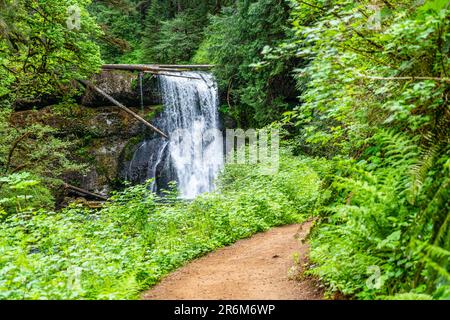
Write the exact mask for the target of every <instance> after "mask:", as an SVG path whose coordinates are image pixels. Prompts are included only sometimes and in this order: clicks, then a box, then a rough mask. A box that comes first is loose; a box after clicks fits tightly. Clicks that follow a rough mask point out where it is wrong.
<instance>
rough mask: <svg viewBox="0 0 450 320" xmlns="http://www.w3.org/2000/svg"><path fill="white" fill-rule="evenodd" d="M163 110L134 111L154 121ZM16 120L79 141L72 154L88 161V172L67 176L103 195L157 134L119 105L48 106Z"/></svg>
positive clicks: (80, 161)
mask: <svg viewBox="0 0 450 320" xmlns="http://www.w3.org/2000/svg"><path fill="white" fill-rule="evenodd" d="M161 109H162V108H161V106H147V107H144V108H143V109H136V108H133V111H135V112H136V113H138V114H139V115H141V116H142V117H144V118H146V119H147V120H149V121H151V120H152V118H153V117H155V116H156V114H157V113H158V112H160V111H161ZM12 122H13V123H14V124H16V125H19V126H26V125H30V124H33V123H42V124H45V125H49V126H52V127H54V128H57V129H58V130H59V132H60V134H61V136H62V137H63V138H66V139H69V140H72V141H76V143H75V145H74V147H73V150H72V152H71V155H72V157H73V159H74V160H76V161H77V162H79V163H85V164H86V165H87V169H86V171H85V172H84V173H80V172H71V173H68V174H67V175H66V176H65V177H64V179H65V180H66V181H67V182H69V183H72V184H74V185H76V186H79V187H81V188H83V189H86V190H89V191H91V192H94V193H99V194H102V195H107V194H108V193H109V192H110V191H111V190H113V189H114V188H116V187H117V186H118V185H119V184H120V179H121V176H120V168H122V167H123V162H125V161H126V159H128V158H129V157H130V154H131V155H132V154H133V153H134V150H135V149H136V147H137V146H138V145H139V143H140V142H141V141H142V140H143V139H144V137H146V136H147V137H148V136H152V135H153V133H152V132H149V130H148V129H147V128H146V127H145V126H144V125H143V124H142V123H141V122H139V121H137V120H136V119H135V118H134V117H132V116H131V115H130V114H128V113H126V112H123V111H122V110H120V109H119V108H117V107H115V106H109V107H108V106H107V107H105V106H103V107H98V108H91V107H85V106H80V105H73V106H70V107H68V106H65V107H60V106H48V107H45V108H43V109H40V110H27V111H20V112H16V113H14V114H13V117H12Z"/></svg>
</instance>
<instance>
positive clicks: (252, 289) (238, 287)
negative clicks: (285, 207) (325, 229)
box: [142, 222, 322, 300]
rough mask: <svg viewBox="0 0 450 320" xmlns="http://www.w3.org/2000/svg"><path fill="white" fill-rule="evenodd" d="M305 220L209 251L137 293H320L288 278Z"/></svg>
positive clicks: (303, 249) (301, 247) (303, 247)
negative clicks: (150, 287)
mask: <svg viewBox="0 0 450 320" xmlns="http://www.w3.org/2000/svg"><path fill="white" fill-rule="evenodd" d="M310 227H311V222H307V223H304V224H302V225H299V224H297V225H289V226H284V227H279V228H275V229H272V230H270V231H268V232H265V233H260V234H257V235H255V236H253V237H251V238H249V239H245V240H240V241H238V242H236V243H235V244H233V245H231V246H229V247H226V248H222V249H219V250H217V251H215V252H212V253H210V254H208V255H206V256H204V257H202V258H200V259H197V260H195V261H193V262H191V263H189V264H187V265H186V266H185V267H183V268H180V269H179V270H177V271H175V272H173V273H172V274H170V275H168V276H167V277H166V278H165V279H163V280H162V281H161V283H160V284H158V285H157V286H155V287H153V288H152V289H151V290H149V291H147V292H145V293H144V294H143V295H142V298H143V299H149V300H166V299H167V300H169V299H177V300H178V299H180V300H183V299H191V300H206V299H212V300H230V299H236V300H241V299H242V300H245V299H255V300H257V299H260V300H265V299H274V300H276V299H285V300H298V299H307V300H312V299H321V298H322V293H321V290H319V289H318V288H317V287H316V286H315V285H314V283H313V282H312V281H310V280H301V281H297V280H291V278H293V276H292V275H295V274H296V272H295V269H296V264H295V263H294V254H295V253H298V254H299V256H300V257H301V258H303V257H304V256H305V255H306V254H307V253H308V250H309V246H308V245H307V244H302V243H301V240H302V239H304V238H305V236H306V235H307V234H308V232H309V229H310Z"/></svg>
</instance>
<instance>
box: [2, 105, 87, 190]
mask: <svg viewBox="0 0 450 320" xmlns="http://www.w3.org/2000/svg"><path fill="white" fill-rule="evenodd" d="M11 113H12V110H11V109H9V108H0V175H9V174H11V173H17V172H21V171H28V172H31V173H33V174H34V175H37V176H41V177H45V178H46V179H47V182H55V180H58V179H59V178H60V177H61V175H62V174H63V173H65V172H67V171H70V170H80V169H82V167H83V166H81V165H78V164H75V163H73V162H72V161H71V160H69V159H68V153H69V147H70V146H72V145H73V142H69V141H66V140H62V139H60V138H59V137H58V130H57V129H54V128H52V127H50V126H46V125H41V124H39V123H32V124H30V125H28V126H21V125H19V124H14V123H11V121H10V116H11Z"/></svg>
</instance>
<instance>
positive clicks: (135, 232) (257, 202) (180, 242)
mask: <svg viewBox="0 0 450 320" xmlns="http://www.w3.org/2000/svg"><path fill="white" fill-rule="evenodd" d="M238 170H240V171H239V175H238V174H237V172H238ZM221 181H222V182H221V189H222V192H220V193H211V194H204V195H202V196H200V197H198V198H197V199H195V200H194V201H193V202H184V201H179V200H176V198H174V196H176V191H175V193H174V191H169V193H170V194H171V196H169V197H168V198H167V197H166V198H165V199H157V198H156V197H155V195H153V194H152V193H150V192H149V191H148V189H147V186H146V185H139V186H133V187H130V188H128V189H126V190H125V191H123V192H119V193H116V194H115V195H114V196H113V197H112V198H111V200H110V201H109V202H108V203H107V204H106V205H105V207H104V208H103V209H101V210H99V211H97V212H95V211H92V210H87V209H83V208H82V207H78V206H76V205H72V206H70V207H68V208H66V209H64V210H62V211H60V212H57V213H54V212H44V211H42V210H40V211H35V212H34V214H29V213H19V214H15V215H12V216H9V217H8V218H7V219H6V220H5V221H4V222H3V223H1V224H0V298H2V299H130V298H136V297H137V296H138V294H139V292H140V291H141V290H144V289H147V288H148V287H149V286H151V285H153V284H155V283H156V282H157V281H159V280H160V279H161V277H162V276H164V275H165V274H167V273H168V272H170V271H172V270H173V269H175V268H177V267H180V266H181V265H183V264H184V263H186V262H187V261H189V260H191V259H194V258H196V257H199V256H201V255H204V254H205V253H207V252H210V251H211V250H213V249H216V248H219V247H221V246H224V245H228V244H230V243H233V242H234V241H236V240H238V239H241V238H245V237H248V236H250V235H252V234H253V233H255V232H259V231H264V230H267V229H268V228H270V227H272V226H276V225H282V224H286V223H295V222H299V221H302V220H304V219H305V218H306V217H307V216H308V215H309V214H308V211H309V209H310V208H311V207H312V206H313V205H314V203H315V201H316V199H317V197H318V187H317V186H318V185H319V183H318V182H319V181H318V176H317V174H315V173H314V172H313V171H312V170H311V169H309V168H308V166H307V165H306V164H305V162H304V160H302V159H295V158H292V157H291V156H289V155H287V154H286V155H285V156H283V157H282V164H281V166H280V171H279V174H278V175H273V176H265V175H263V174H261V173H259V172H258V170H255V168H252V167H251V166H248V165H241V166H240V168H239V169H238V168H237V167H235V166H233V167H231V168H229V169H227V170H225V172H224V173H223V175H222V178H221ZM297 187H300V188H301V190H304V191H305V192H299V190H298V189H297ZM168 199H171V200H170V201H169V200H168ZM296 204H301V205H300V206H298V205H296ZM299 210H302V211H299Z"/></svg>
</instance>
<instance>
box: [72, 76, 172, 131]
mask: <svg viewBox="0 0 450 320" xmlns="http://www.w3.org/2000/svg"><path fill="white" fill-rule="evenodd" d="M78 81H79V82H80V83H81V84H83V85H84V86H86V87H89V88H92V89H93V90H94V91H95V92H97V93H98V94H100V95H102V96H103V97H105V98H106V99H107V100H108V101H109V102H111V103H113V104H114V105H116V106H117V107H119V108H120V109H122V110H124V111H125V112H127V113H129V114H130V115H132V116H133V117H134V118H136V119H137V120H139V121H140V122H142V123H143V124H145V125H146V126H147V127H149V128H150V129H152V130H153V131H155V132H156V133H158V134H160V135H161V136H163V137H164V138H166V139H169V137H168V136H167V135H166V134H165V133H164V132H162V131H161V130H159V129H158V128H156V127H155V126H154V125H152V124H151V123H149V122H148V121H147V120H145V119H144V118H142V117H141V116H140V115H138V114H136V113H135V112H133V111H132V110H130V109H129V108H127V107H125V106H124V105H123V104H121V103H120V102H119V101H117V100H116V99H114V98H113V97H111V96H110V95H109V94H107V93H106V92H105V91H103V90H102V89H100V88H98V87H97V86H95V85H94V84H92V83H91V82H89V81H87V80H78Z"/></svg>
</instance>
